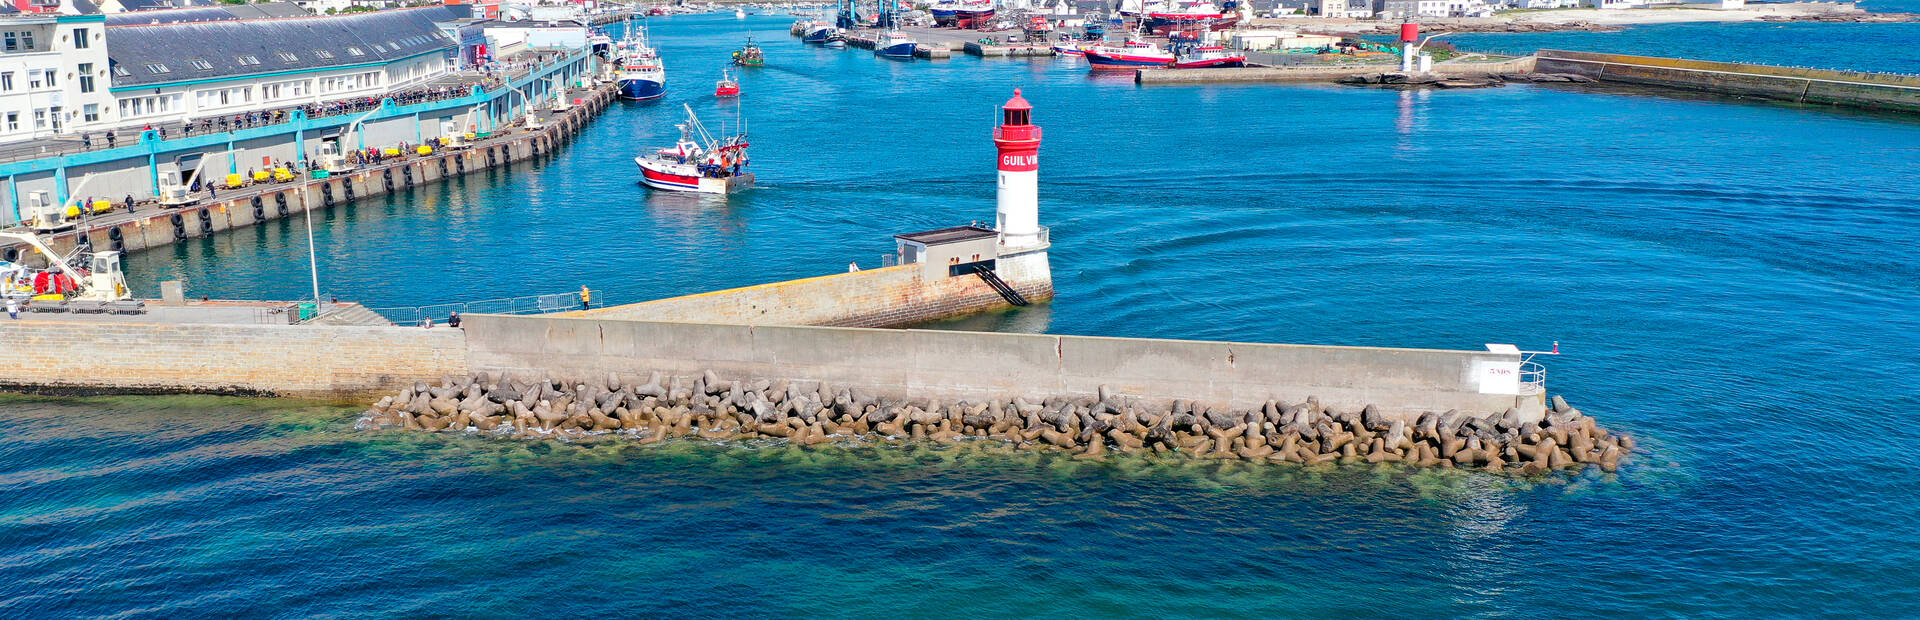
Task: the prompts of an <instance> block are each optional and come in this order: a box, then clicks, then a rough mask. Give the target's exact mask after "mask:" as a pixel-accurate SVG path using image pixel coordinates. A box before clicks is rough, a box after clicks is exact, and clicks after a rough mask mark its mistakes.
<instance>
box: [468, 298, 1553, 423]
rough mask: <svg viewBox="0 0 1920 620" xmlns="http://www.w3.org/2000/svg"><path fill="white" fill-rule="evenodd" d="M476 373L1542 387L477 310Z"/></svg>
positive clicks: (876, 385) (1439, 371)
mask: <svg viewBox="0 0 1920 620" xmlns="http://www.w3.org/2000/svg"><path fill="white" fill-rule="evenodd" d="M462 327H463V328H464V329H465V330H466V331H467V334H468V336H467V341H466V343H467V347H468V361H469V364H470V365H471V368H472V369H473V370H474V371H476V372H494V373H516V374H523V375H532V376H542V375H552V376H554V377H568V378H576V377H578V378H584V377H604V376H605V375H607V374H608V373H615V374H617V375H620V376H623V377H625V378H626V379H628V380H641V379H644V378H645V377H647V376H648V375H649V374H650V373H652V372H655V371H658V372H664V373H666V374H668V375H671V376H678V377H685V378H692V377H698V376H701V374H702V373H704V372H707V371H713V372H717V373H721V374H723V375H727V376H730V377H735V378H741V379H746V380H762V379H766V380H779V379H786V380H795V381H825V382H829V383H832V384H834V385H838V386H846V387H854V388H860V389H864V390H870V391H873V392H875V393H880V394H889V395H896V396H901V397H905V396H908V395H911V396H915V397H926V398H940V399H972V400H980V401H984V400H987V399H991V398H1011V397H1014V396H1026V397H1030V398H1034V399H1036V400H1037V399H1038V398H1043V397H1049V396H1058V397H1071V398H1078V397H1084V396H1090V395H1095V394H1098V393H1100V392H1101V391H1102V386H1104V388H1105V390H1106V391H1109V392H1112V393H1118V394H1125V395H1127V396H1129V397H1132V398H1138V399H1141V400H1143V401H1145V402H1150V403H1156V404H1164V403H1170V402H1172V401H1173V400H1175V399H1186V400H1193V401H1199V402H1207V403H1217V404H1220V405H1222V406H1228V407H1239V408H1246V407H1255V408H1257V407H1259V406H1261V405H1262V404H1264V403H1265V402H1267V401H1269V400H1286V401H1289V402H1292V401H1301V400H1304V399H1306V398H1307V397H1309V396H1313V397H1316V398H1317V400H1318V402H1320V403H1323V404H1325V405H1327V406H1330V407H1337V408H1346V409H1352V410H1355V411H1357V410H1359V409H1361V408H1364V407H1367V406H1369V405H1371V406H1374V407H1376V408H1377V409H1378V410H1380V411H1382V412H1384V413H1386V414H1389V415H1393V416H1399V417H1405V416H1412V415H1417V414H1418V413H1420V412H1424V411H1447V410H1450V409H1457V410H1461V411H1468V412H1477V413H1483V414H1484V413H1501V412H1505V411H1507V410H1508V409H1519V410H1520V411H1519V415H1521V416H1522V417H1523V418H1524V419H1526V420H1538V419H1539V417H1540V415H1542V414H1543V412H1544V401H1543V400H1542V398H1543V396H1542V395H1541V393H1539V392H1532V391H1529V393H1528V394H1526V395H1524V396H1523V395H1520V394H1517V393H1514V392H1517V391H1521V390H1513V391H1509V393H1505V394H1498V393H1494V394H1490V393H1486V392H1485V391H1483V390H1484V388H1485V386H1486V385H1487V384H1486V383H1484V382H1483V381H1482V377H1483V376H1484V375H1485V374H1486V373H1488V372H1491V371H1493V370H1494V369H1502V368H1512V367H1514V366H1517V365H1518V363H1519V362H1520V359H1519V355H1517V354H1503V353H1492V352H1484V351H1443V350H1428V349H1387V348H1371V347H1325V346H1304V345H1283V344H1258V343H1228V342H1199V341H1182V340H1150V339H1136V338H1099V337H1089V336H1058V335H1051V334H1003V333H975V332H952V331H932V330H892V329H863V328H845V327H811V326H771V325H758V326H755V325H718V324H699V323H683V322H648V321H623V320H604V319H592V318H577V317H561V316H551V315H548V316H508V315H474V316H469V317H467V318H466V322H465V323H464V324H463V325H462Z"/></svg>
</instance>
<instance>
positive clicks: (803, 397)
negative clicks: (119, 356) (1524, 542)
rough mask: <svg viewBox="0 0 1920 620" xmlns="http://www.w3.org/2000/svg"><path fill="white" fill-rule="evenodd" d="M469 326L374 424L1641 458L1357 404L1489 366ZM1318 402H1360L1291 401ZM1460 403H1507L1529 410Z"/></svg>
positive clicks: (1597, 438) (1348, 355) (1508, 414)
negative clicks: (446, 359)
mask: <svg viewBox="0 0 1920 620" xmlns="http://www.w3.org/2000/svg"><path fill="white" fill-rule="evenodd" d="M468 325H469V326H468V329H469V330H472V331H471V335H470V337H469V340H468V343H469V346H470V349H469V353H470V357H469V361H470V363H471V364H472V365H473V366H474V368H475V369H476V372H475V373H473V374H471V375H461V376H453V377H448V378H446V379H444V380H443V381H442V382H441V383H440V384H439V385H438V386H437V387H435V386H432V385H429V384H428V383H426V382H420V383H417V384H415V385H413V386H411V387H409V388H405V389H403V390H401V391H399V393H398V394H393V395H389V396H387V397H384V398H381V399H380V400H379V401H378V402H375V403H374V404H373V407H372V408H370V409H368V410H367V412H366V413H365V414H363V416H362V417H361V420H360V424H359V426H360V427H361V428H367V429H373V428H379V429H406V430H417V431H452V432H481V433H490V434H493V435H496V436H515V437H523V438H533V439H538V438H544V437H552V436H555V435H571V436H585V435H588V434H609V433H611V434H616V435H615V436H626V437H629V438H632V439H634V440H636V441H639V442H641V443H652V442H658V441H664V440H667V439H672V438H680V437H684V438H698V439H705V440H713V441H728V440H744V439H766V438H779V439H784V440H787V441H790V442H793V443H796V444H800V445H811V444H818V443H826V442H836V443H837V442H846V441H876V440H879V441H891V440H899V439H908V438H910V439H913V440H925V441H938V442H954V441H958V440H961V439H979V440H987V442H988V443H987V444H986V445H989V446H993V447H1000V448H1006V449H1033V450H1055V451H1068V452H1071V453H1074V454H1075V458H1099V457H1102V456H1104V455H1105V454H1106V453H1107V452H1109V451H1117V452H1152V453H1161V454H1167V455H1173V456H1186V457H1193V458H1206V459H1235V460H1245V461H1256V462H1290V463H1300V464H1323V463H1331V462H1367V463H1408V464H1412V465H1417V466H1423V467H1477V468H1484V469H1486V470H1488V471H1492V472H1502V473H1521V474H1538V473H1544V472H1547V471H1551V470H1555V469H1563V468H1566V469H1578V468H1584V467H1587V466H1589V465H1593V466H1598V467H1600V468H1601V469H1603V470H1605V471H1614V470H1615V469H1617V468H1618V467H1619V465H1620V460H1621V458H1622V457H1623V456H1624V455H1625V454H1627V453H1628V452H1629V451H1631V450H1632V449H1633V447H1634V442H1633V439H1632V438H1630V437H1627V436H1624V435H1616V434H1614V433H1611V432H1609V431H1607V430H1605V429H1602V428H1600V427H1599V426H1598V424H1597V423H1596V422H1595V420H1594V419H1593V418H1590V417H1587V416H1585V415H1584V414H1582V413H1581V412H1580V411H1578V410H1576V409H1574V408H1572V407H1571V406H1569V405H1568V404H1567V403H1566V402H1565V401H1564V400H1562V399H1559V398H1555V399H1553V411H1552V413H1546V412H1544V411H1542V412H1539V415H1527V414H1523V413H1522V412H1521V411H1520V409H1519V408H1517V407H1512V406H1507V407H1505V408H1504V409H1496V410H1494V411H1476V410H1459V409H1449V410H1444V411H1441V410H1438V409H1434V408H1425V409H1424V410H1420V411H1413V410H1408V411H1394V410H1390V409H1388V408H1385V407H1380V406H1378V405H1374V404H1352V403H1356V402H1358V401H1355V400H1353V399H1355V398H1360V399H1364V398H1367V397H1375V398H1380V399H1384V400H1388V401H1408V402H1411V401H1418V402H1421V403H1425V404H1428V405H1432V404H1435V403H1448V402H1455V399H1453V398H1451V397H1450V396H1449V393H1451V392H1458V391H1461V390H1460V387H1461V384H1463V383H1465V384H1472V383H1474V382H1473V381H1472V378H1473V376H1474V374H1475V373H1474V372H1473V371H1472V369H1471V366H1472V365H1473V364H1474V363H1475V362H1476V360H1477V359H1479V358H1482V356H1481V355H1479V354H1476V353H1472V352H1460V351H1426V350H1405V349H1402V350H1392V349H1367V348H1348V347H1302V346H1289V345H1257V344H1239V343H1204V342H1181V341H1166V340H1129V339H1113V338H1084V337H1072V336H1036V335H1023V334H978V333H963V332H926V331H922V332H916V331H901V330H859V329H849V328H817V327H775V328H766V327H749V326H721V325H696V324H685V323H641V322H608V321H594V320H587V319H566V318H549V317H515V316H497V315H496V316H475V317H472V319H470V321H469V324H468ZM1049 347H1051V348H1049ZM1487 355H1488V356H1491V357H1498V358H1507V357H1513V358H1517V357H1518V356H1517V355H1515V354H1487ZM1501 361H1505V360H1501ZM696 368H698V369H701V370H695V369H696ZM722 368H724V369H727V370H724V371H723V370H718V369H722ZM1356 384H1366V385H1368V386H1372V387H1365V386H1362V385H1356ZM1356 387H1360V388H1361V389H1359V390H1357V391H1356V390H1355V389H1354V388H1356ZM1162 391H1168V392H1173V393H1184V394H1190V395H1197V397H1196V398H1193V399H1188V398H1181V397H1174V398H1164V397H1162V396H1163V395H1162V394H1160V392H1162ZM1300 391H1306V392H1310V393H1311V392H1319V393H1330V394H1333V395H1334V397H1333V398H1334V401H1339V402H1340V403H1346V404H1335V403H1334V402H1330V401H1327V400H1323V399H1322V398H1321V397H1319V396H1318V395H1312V396H1306V397H1301V398H1287V397H1284V396H1277V394H1281V393H1286V392H1296V393H1297V392H1300ZM1208 396H1213V397H1216V398H1208ZM1408 399H1411V401H1409V400H1408ZM1457 402H1460V403H1462V404H1472V405H1480V406H1485V405H1489V404H1491V405H1493V406H1495V407H1500V406H1501V405H1503V404H1511V403H1512V402H1513V397H1511V396H1509V397H1507V398H1506V399H1504V402H1501V401H1496V400H1480V401H1478V402H1470V401H1467V400H1459V401H1457ZM989 449H992V448H989Z"/></svg>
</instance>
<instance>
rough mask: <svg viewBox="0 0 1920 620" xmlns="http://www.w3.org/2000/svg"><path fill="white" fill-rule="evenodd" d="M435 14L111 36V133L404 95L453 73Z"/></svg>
mask: <svg viewBox="0 0 1920 620" xmlns="http://www.w3.org/2000/svg"><path fill="white" fill-rule="evenodd" d="M446 17H447V15H446V10H445V9H442V8H440V7H425V8H419V9H401V10H388V11H378V12H372V13H356V14H352V15H345V16H316V17H296V18H279V19H251V20H235V21H212V22H186V23H163V24H151V25H139V26H115V27H113V28H110V29H109V30H108V32H107V39H108V41H109V43H110V44H111V45H110V47H109V50H108V54H109V55H110V56H111V60H112V62H111V65H112V66H111V72H112V78H113V80H112V83H113V85H112V95H113V97H114V106H113V115H112V119H111V120H110V121H107V122H109V123H110V124H111V125H112V126H116V127H127V126H140V125H145V124H156V125H157V124H161V123H170V122H176V121H191V120H198V119H203V118H212V117H220V116H229V117H230V116H233V115H236V114H244V113H247V112H250V111H254V110H262V109H273V108H283V107H289V106H297V105H304V104H308V103H318V102H323V101H332V100H339V99H351V98H355V97H371V96H378V95H380V94H382V93H386V92H390V91H399V90H405V89H407V88H409V87H412V86H416V85H419V84H422V83H424V82H427V81H429V80H432V79H433V78H436V77H439V76H441V75H443V74H445V73H447V72H448V71H450V70H452V67H450V66H449V62H448V56H449V53H450V52H451V51H452V50H454V49H455V47H456V44H455V42H454V41H453V40H452V39H451V38H449V37H447V35H445V34H444V33H442V31H441V29H440V28H439V26H438V25H437V24H436V22H437V21H439V20H441V19H444V18H446Z"/></svg>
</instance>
